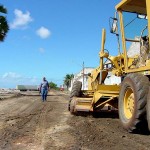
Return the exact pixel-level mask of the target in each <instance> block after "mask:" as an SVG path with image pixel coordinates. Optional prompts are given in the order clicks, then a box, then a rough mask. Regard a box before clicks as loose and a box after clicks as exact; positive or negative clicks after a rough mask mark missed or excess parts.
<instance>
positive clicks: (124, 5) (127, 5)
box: [116, 0, 150, 73]
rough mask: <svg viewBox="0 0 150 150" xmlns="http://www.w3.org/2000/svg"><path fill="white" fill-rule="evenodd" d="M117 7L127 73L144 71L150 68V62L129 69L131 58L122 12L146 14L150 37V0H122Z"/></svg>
mask: <svg viewBox="0 0 150 150" xmlns="http://www.w3.org/2000/svg"><path fill="white" fill-rule="evenodd" d="M145 3H146V4H145ZM116 9H117V11H118V15H119V20H120V30H121V31H120V32H121V38H122V48H123V55H124V65H125V73H132V72H144V71H148V70H150V65H149V63H148V64H146V66H143V67H139V68H134V69H133V68H132V69H129V64H128V61H129V60H128V58H127V50H126V40H125V31H124V23H123V14H122V12H123V11H129V12H137V13H143V14H146V15H147V17H148V31H149V39H150V0H145V1H144V0H142V1H141V0H122V1H121V2H120V3H119V4H118V5H117V6H116ZM146 10H147V11H146ZM149 48H150V42H149ZM149 51H150V50H149Z"/></svg>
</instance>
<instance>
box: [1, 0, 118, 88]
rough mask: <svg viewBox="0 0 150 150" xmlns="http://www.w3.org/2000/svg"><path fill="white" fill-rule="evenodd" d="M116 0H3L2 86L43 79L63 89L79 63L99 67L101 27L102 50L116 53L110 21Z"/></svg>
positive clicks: (78, 69) (38, 81) (80, 67)
mask: <svg viewBox="0 0 150 150" xmlns="http://www.w3.org/2000/svg"><path fill="white" fill-rule="evenodd" d="M118 2H120V0H113V1H112V0H26V1H23V0H13V1H10V0H1V4H2V5H4V6H5V7H6V8H7V10H8V14H7V20H8V22H9V26H10V30H9V32H8V35H7V37H6V39H5V41H4V42H1V43H0V56H1V61H0V64H1V65H0V66H1V67H0V68H1V69H0V87H11V88H12V87H15V86H16V85H17V84H40V82H41V79H42V77H43V76H45V77H46V78H47V80H48V81H53V82H55V83H56V84H57V85H61V84H62V83H63V80H64V77H65V75H66V74H68V73H69V74H71V73H73V74H74V73H77V72H79V71H80V70H81V69H82V63H83V61H84V63H85V67H97V66H98V65H99V55H98V53H99V49H100V42H101V31H102V28H106V30H107V42H106V48H107V49H108V50H109V51H110V54H113V55H116V54H117V50H116V45H117V43H116V38H115V37H114V35H112V34H110V33H109V17H111V16H114V12H115V8H114V7H115V5H116V4H117V3H118ZM108 41H109V42H108ZM112 43H115V44H112Z"/></svg>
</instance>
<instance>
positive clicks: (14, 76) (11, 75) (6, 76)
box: [2, 72, 21, 79]
mask: <svg viewBox="0 0 150 150" xmlns="http://www.w3.org/2000/svg"><path fill="white" fill-rule="evenodd" d="M2 78H3V79H19V78H21V75H19V74H17V73H14V72H7V73H5V74H4V75H3V76H2Z"/></svg>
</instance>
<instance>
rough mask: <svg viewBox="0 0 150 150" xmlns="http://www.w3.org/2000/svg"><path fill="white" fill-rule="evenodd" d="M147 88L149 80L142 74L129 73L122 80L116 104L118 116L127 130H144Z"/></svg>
mask: <svg viewBox="0 0 150 150" xmlns="http://www.w3.org/2000/svg"><path fill="white" fill-rule="evenodd" d="M148 89H149V80H148V78H147V77H146V76H143V75H142V74H138V73H132V74H129V75H127V76H126V77H125V79H124V81H123V82H122V85H121V91H120V95H119V106H118V108H119V118H120V121H121V123H122V125H123V127H124V128H125V129H126V130H128V132H134V133H137V132H144V131H145V127H146V126H147V124H146V123H145V122H146V104H147V96H148ZM143 128H144V130H143Z"/></svg>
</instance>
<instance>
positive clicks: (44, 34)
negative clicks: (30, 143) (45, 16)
mask: <svg viewBox="0 0 150 150" xmlns="http://www.w3.org/2000/svg"><path fill="white" fill-rule="evenodd" d="M36 34H37V35H38V36H40V37H41V38H42V39H46V38H48V37H49V36H50V35H51V32H50V31H49V30H48V29H47V28H45V27H41V28H39V29H38V30H37V31H36Z"/></svg>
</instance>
